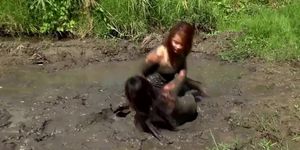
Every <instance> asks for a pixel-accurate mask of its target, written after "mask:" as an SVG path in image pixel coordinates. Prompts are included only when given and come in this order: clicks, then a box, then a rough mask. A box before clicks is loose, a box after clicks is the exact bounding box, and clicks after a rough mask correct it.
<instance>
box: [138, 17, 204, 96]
mask: <svg viewBox="0 0 300 150" xmlns="http://www.w3.org/2000/svg"><path fill="white" fill-rule="evenodd" d="M194 34H195V28H194V26H193V25H191V24H190V23H187V22H184V21H181V22H178V23H177V24H176V25H175V26H173V27H172V28H171V29H170V31H169V34H168V36H167V37H166V38H165V40H164V41H163V43H162V44H161V45H160V46H158V47H157V48H156V49H154V50H152V51H151V52H150V53H149V54H148V55H147V56H146V59H145V61H144V62H143V65H142V67H141V73H142V75H143V76H144V77H146V78H147V79H148V80H149V81H150V82H151V83H152V85H154V86H156V87H159V88H160V87H162V86H163V85H165V84H167V83H168V82H170V81H171V80H173V79H174V76H175V74H176V73H179V71H180V70H182V69H184V70H187V62H186V61H187V56H188V54H189V53H190V52H191V48H192V43H193V38H194ZM189 90H196V91H197V92H196V93H193V95H194V96H195V99H196V100H197V99H198V100H200V99H201V98H202V97H206V96H207V94H206V92H205V91H204V90H203V89H202V88H201V83H200V82H198V81H195V80H192V79H190V78H187V79H186V80H185V83H184V85H183V86H182V89H181V90H180V92H179V93H178V95H179V96H183V95H184V94H185V92H187V91H189Z"/></svg>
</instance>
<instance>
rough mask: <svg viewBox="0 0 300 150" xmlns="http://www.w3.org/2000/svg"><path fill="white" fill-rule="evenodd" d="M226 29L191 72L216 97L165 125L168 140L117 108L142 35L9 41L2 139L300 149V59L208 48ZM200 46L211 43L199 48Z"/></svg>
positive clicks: (79, 145) (12, 142) (4, 142)
mask: <svg viewBox="0 0 300 150" xmlns="http://www.w3.org/2000/svg"><path fill="white" fill-rule="evenodd" d="M222 37H225V38H222ZM226 38H227V37H226V36H224V35H221V36H218V37H217V38H216V37H211V38H208V39H206V40H205V41H201V40H200V41H201V44H198V45H197V44H196V45H195V48H194V50H195V51H196V52H194V53H192V54H191V56H190V57H189V62H188V63H189V69H190V70H189V75H190V76H191V77H192V78H194V79H198V80H200V81H203V82H204V83H205V87H206V88H207V91H208V93H209V94H210V97H209V98H206V99H204V100H203V101H201V102H199V103H198V112H199V116H198V118H197V119H196V120H195V121H193V122H191V123H187V124H184V125H183V126H181V127H180V130H179V131H176V132H170V131H166V130H163V131H162V134H163V135H164V136H165V137H166V138H167V139H168V140H169V141H170V142H169V143H160V142H158V141H157V140H156V139H155V138H153V137H152V136H151V135H148V134H144V133H141V132H139V131H137V130H136V129H135V127H134V125H133V118H132V114H130V115H129V117H127V118H117V117H115V116H114V114H113V113H112V110H113V109H115V107H116V106H117V105H118V104H120V103H121V102H123V101H124V94H123V83H124V81H125V80H126V79H127V78H128V77H129V76H130V75H132V74H134V73H135V72H136V71H137V68H138V65H139V64H138V63H139V62H140V59H139V58H141V56H142V55H143V54H144V53H145V51H140V50H138V49H139V48H138V46H136V45H135V44H133V43H131V42H128V41H113V42H111V41H108V42H103V41H99V40H98V41H97V40H86V41H84V40H70V41H60V42H50V41H42V42H40V41H39V42H35V43H34V42H27V41H25V42H24V41H17V42H15V41H11V40H7V41H4V42H2V43H1V44H0V45H1V47H0V49H1V51H0V52H1V54H2V57H0V60H1V61H0V62H1V64H2V68H1V69H0V70H1V71H2V72H3V73H2V76H1V78H0V87H1V88H0V135H1V136H0V142H1V143H0V149H22V150H30V149H78V150H79V149H80V150H81V149H89V150H90V149H95V150H96V149H199V148H200V149H205V148H216V144H215V142H216V143H217V145H218V146H219V148H220V149H221V147H230V148H232V149H234V148H235V149H259V148H262V147H263V146H264V144H265V145H266V144H267V142H265V140H264V139H266V140H267V141H270V142H271V143H277V144H275V145H274V146H273V148H275V149H276V148H280V147H281V148H286V147H288V148H289V149H297V147H299V146H300V143H299V140H300V138H299V136H300V127H299V124H300V89H299V85H300V70H299V66H291V65H286V64H280V65H279V64H267V63H250V62H247V63H243V64H227V63H225V62H221V61H219V60H217V59H216V58H215V57H213V56H208V55H207V54H211V53H214V52H212V51H215V50H217V51H219V50H222V49H223V48H224V47H226V45H227V44H226ZM215 39H218V40H219V42H218V43H217V44H215V42H214V41H215ZM210 41H212V42H210ZM111 43H114V44H115V45H113V44H111ZM20 45H22V46H21V47H20ZM24 45H25V46H24ZM97 45H100V47H98V46H97ZM210 45H212V46H210ZM150 47H151V46H150ZM115 48H118V49H115ZM203 48H205V49H206V51H204V52H205V53H198V52H197V50H199V49H203ZM114 49H115V50H114ZM43 50H45V51H43ZM8 60H9V61H8ZM222 143H226V144H222Z"/></svg>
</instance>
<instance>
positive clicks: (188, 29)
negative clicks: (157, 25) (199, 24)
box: [163, 21, 195, 64]
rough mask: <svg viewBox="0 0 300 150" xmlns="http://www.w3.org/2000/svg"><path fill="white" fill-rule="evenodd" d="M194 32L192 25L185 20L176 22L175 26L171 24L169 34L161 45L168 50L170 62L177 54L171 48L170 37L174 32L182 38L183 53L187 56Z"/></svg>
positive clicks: (172, 61)
mask: <svg viewBox="0 0 300 150" xmlns="http://www.w3.org/2000/svg"><path fill="white" fill-rule="evenodd" d="M194 33H195V27H194V25H192V24H189V23H187V22H185V21H180V22H178V23H177V24H176V25H175V26H173V27H172V28H171V29H170V31H169V35H168V36H167V38H166V39H165V41H164V43H163V45H164V46H165V47H166V48H167V50H168V54H169V57H170V61H171V64H173V63H174V61H175V57H176V56H177V54H176V53H175V52H174V50H173V46H172V38H173V37H174V36H175V35H176V34H179V36H180V37H181V38H182V39H183V47H184V55H185V56H187V55H188V54H189V53H190V51H191V48H192V44H193V38H194Z"/></svg>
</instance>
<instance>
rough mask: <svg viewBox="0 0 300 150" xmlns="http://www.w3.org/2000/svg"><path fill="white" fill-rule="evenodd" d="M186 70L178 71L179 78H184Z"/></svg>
mask: <svg viewBox="0 0 300 150" xmlns="http://www.w3.org/2000/svg"><path fill="white" fill-rule="evenodd" d="M186 74H187V73H186V70H184V69H182V70H180V72H179V75H178V76H179V78H184V77H186Z"/></svg>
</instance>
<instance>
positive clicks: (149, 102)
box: [125, 70, 198, 140]
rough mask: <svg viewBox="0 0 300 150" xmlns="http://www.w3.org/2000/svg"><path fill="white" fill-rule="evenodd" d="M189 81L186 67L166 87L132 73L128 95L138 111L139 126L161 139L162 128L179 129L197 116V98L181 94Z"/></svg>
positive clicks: (137, 123) (136, 120)
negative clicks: (160, 130)
mask: <svg viewBox="0 0 300 150" xmlns="http://www.w3.org/2000/svg"><path fill="white" fill-rule="evenodd" d="M185 82H186V71H185V70H181V71H180V73H179V75H177V76H176V77H175V79H174V80H173V81H171V82H169V83H168V84H166V85H164V86H163V87H162V88H157V87H154V86H153V85H152V84H151V83H150V82H149V81H148V80H147V79H145V78H144V77H142V76H133V77H130V78H129V79H128V80H127V81H126V83H125V95H126V98H127V100H128V103H129V105H130V107H131V108H132V110H134V112H135V116H134V121H135V126H136V127H137V128H138V129H140V130H141V131H144V132H148V133H151V134H152V135H153V136H154V137H156V138H157V139H158V140H161V138H162V136H161V135H160V133H159V130H158V129H159V128H165V129H169V130H175V129H176V127H177V126H179V125H182V124H184V123H185V122H189V121H192V120H194V119H196V117H197V115H198V113H197V104H196V102H195V101H194V99H193V98H192V97H191V98H190V99H181V98H179V97H178V96H177V95H178V93H179V91H180V89H181V88H182V86H183V85H184V83H185Z"/></svg>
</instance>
